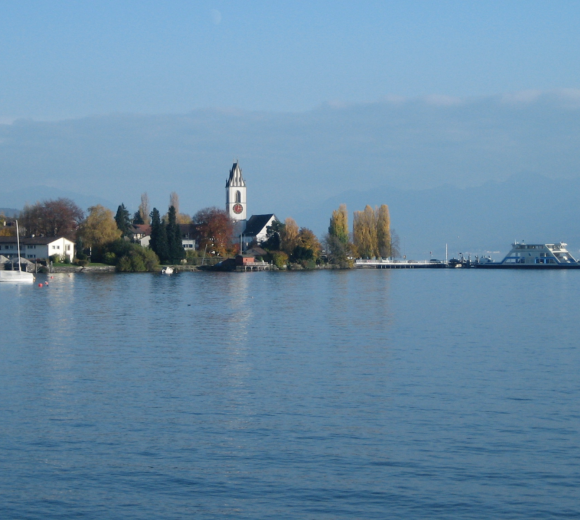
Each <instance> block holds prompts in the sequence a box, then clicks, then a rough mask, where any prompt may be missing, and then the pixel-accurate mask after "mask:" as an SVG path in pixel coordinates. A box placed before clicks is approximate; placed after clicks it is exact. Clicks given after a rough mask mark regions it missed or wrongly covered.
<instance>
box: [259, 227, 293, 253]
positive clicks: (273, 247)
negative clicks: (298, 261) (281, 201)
mask: <svg viewBox="0 0 580 520" xmlns="http://www.w3.org/2000/svg"><path fill="white" fill-rule="evenodd" d="M285 227H286V225H285V224H282V222H280V221H279V220H274V221H273V222H272V225H271V226H268V227H267V228H266V240H265V241H264V242H263V243H262V247H263V248H264V249H266V250H268V251H279V250H280V249H281V247H282V236H281V234H282V232H283V231H284V228H285ZM286 256H288V255H286Z"/></svg>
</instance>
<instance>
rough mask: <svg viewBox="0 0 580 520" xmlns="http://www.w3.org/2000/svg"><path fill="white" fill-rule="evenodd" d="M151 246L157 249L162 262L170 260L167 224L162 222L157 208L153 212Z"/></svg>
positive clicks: (156, 251) (156, 252)
mask: <svg viewBox="0 0 580 520" xmlns="http://www.w3.org/2000/svg"><path fill="white" fill-rule="evenodd" d="M149 248H150V249H152V250H153V251H155V254H156V255H157V256H158V257H159V260H160V261H161V262H162V263H166V262H167V261H168V260H169V245H168V243H167V231H166V229H165V225H164V224H163V222H161V216H160V214H159V210H158V209H157V208H153V211H152V212H151V240H150V241H149Z"/></svg>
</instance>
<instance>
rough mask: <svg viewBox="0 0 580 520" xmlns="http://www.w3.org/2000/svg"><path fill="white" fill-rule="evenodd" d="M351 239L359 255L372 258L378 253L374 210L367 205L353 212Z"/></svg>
mask: <svg viewBox="0 0 580 520" xmlns="http://www.w3.org/2000/svg"><path fill="white" fill-rule="evenodd" d="M353 239H354V245H355V247H356V250H357V252H358V255H359V256H360V257H362V258H372V257H373V256H378V255H379V252H378V240H377V223H376V218H375V211H374V210H373V208H371V207H370V206H368V205H367V206H366V207H365V209H364V211H355V212H354V219H353Z"/></svg>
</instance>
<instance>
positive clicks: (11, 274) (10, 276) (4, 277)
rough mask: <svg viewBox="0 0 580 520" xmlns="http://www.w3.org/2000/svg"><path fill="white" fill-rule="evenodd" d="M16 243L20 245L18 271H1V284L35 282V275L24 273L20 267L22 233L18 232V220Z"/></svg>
mask: <svg viewBox="0 0 580 520" xmlns="http://www.w3.org/2000/svg"><path fill="white" fill-rule="evenodd" d="M16 243H17V244H18V271H0V282H11V283H32V282H34V275H33V274H32V273H27V272H26V271H22V268H21V267H20V266H21V261H20V232H19V231H18V220H17V221H16Z"/></svg>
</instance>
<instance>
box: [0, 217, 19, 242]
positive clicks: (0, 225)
mask: <svg viewBox="0 0 580 520" xmlns="http://www.w3.org/2000/svg"><path fill="white" fill-rule="evenodd" d="M15 235H16V228H15V227H13V226H7V225H6V216H5V215H4V212H3V211H0V237H13V236H15Z"/></svg>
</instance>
